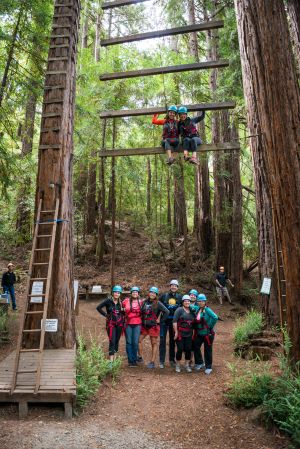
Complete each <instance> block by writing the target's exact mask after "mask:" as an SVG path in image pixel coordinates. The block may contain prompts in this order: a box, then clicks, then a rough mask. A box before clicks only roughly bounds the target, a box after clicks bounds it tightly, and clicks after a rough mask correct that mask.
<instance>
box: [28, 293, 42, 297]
mask: <svg viewBox="0 0 300 449" xmlns="http://www.w3.org/2000/svg"><path fill="white" fill-rule="evenodd" d="M27 296H28V297H30V298H39V297H40V296H45V293H30V294H29V295H27Z"/></svg>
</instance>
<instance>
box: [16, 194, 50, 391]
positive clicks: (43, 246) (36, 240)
mask: <svg viewBox="0 0 300 449" xmlns="http://www.w3.org/2000/svg"><path fill="white" fill-rule="evenodd" d="M58 210H59V200H58V199H57V200H56V203H55V209H54V210H42V200H40V201H39V206H38V211H37V220H36V225H35V230H34V236H33V243H32V252H31V257H30V263H29V272H28V280H27V288H26V294H27V296H26V303H25V308H24V313H23V316H22V320H21V329H20V334H19V338H18V344H17V349H16V357H15V364H14V370H13V379H12V385H11V394H13V393H14V391H15V388H16V386H17V381H18V375H19V374H35V375H36V378H35V388H34V393H35V394H36V393H37V392H38V390H39V387H40V381H41V370H42V363H43V350H44V341H45V326H46V318H47V311H48V301H49V293H50V288H51V280H52V266H53V255H54V248H55V237H56V229H57V221H58ZM45 215H47V216H50V217H51V218H47V219H45V221H43V217H44V216H45ZM44 226H46V229H48V228H49V227H51V228H52V231H51V232H50V231H49V232H48V233H45V232H43V228H44ZM40 239H41V240H40ZM40 254H42V255H43V260H44V261H43V262H37V261H36V260H37V259H38V260H39V257H40ZM44 268H46V269H47V274H46V275H42V276H40V277H35V275H34V273H35V271H36V270H37V269H39V270H42V269H44ZM34 281H43V282H44V281H46V285H45V283H44V284H43V292H42V293H32V285H33V282H34ZM44 285H45V288H44ZM37 297H38V298H42V309H41V310H31V309H32V306H35V305H36V304H37V303H36V302H34V301H33V302H32V301H31V299H32V298H37ZM39 315H40V316H41V320H42V321H41V324H40V326H39V328H35V329H25V325H26V322H27V318H28V317H30V316H39ZM25 333H35V334H38V335H39V345H38V348H24V347H23V337H24V334H25ZM22 353H37V359H36V367H35V369H30V370H29V369H26V370H21V367H20V358H21V354H22Z"/></svg>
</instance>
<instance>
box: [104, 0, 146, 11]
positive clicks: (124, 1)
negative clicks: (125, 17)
mask: <svg viewBox="0 0 300 449" xmlns="http://www.w3.org/2000/svg"><path fill="white" fill-rule="evenodd" d="M147 1H149V0H115V1H114V2H105V3H103V5H102V6H101V8H102V9H112V8H119V7H120V6H127V5H135V4H137V3H143V2H147Z"/></svg>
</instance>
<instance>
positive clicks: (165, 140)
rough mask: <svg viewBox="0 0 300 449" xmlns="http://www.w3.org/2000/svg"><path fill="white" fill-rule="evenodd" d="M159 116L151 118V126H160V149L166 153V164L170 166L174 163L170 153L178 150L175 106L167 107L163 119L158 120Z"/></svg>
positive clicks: (174, 160)
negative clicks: (161, 128)
mask: <svg viewBox="0 0 300 449" xmlns="http://www.w3.org/2000/svg"><path fill="white" fill-rule="evenodd" d="M158 116H159V114H155V115H154V116H153V118H152V124H153V125H162V126H163V134H162V142H161V145H162V147H163V148H164V149H165V150H166V152H167V156H168V159H167V164H168V165H172V164H174V162H176V159H175V158H174V157H173V155H172V151H174V152H176V151H178V148H179V143H180V142H179V134H178V120H177V119H176V116H177V106H175V105H174V104H173V105H172V106H169V108H168V112H167V115H166V117H165V118H164V119H159V118H158Z"/></svg>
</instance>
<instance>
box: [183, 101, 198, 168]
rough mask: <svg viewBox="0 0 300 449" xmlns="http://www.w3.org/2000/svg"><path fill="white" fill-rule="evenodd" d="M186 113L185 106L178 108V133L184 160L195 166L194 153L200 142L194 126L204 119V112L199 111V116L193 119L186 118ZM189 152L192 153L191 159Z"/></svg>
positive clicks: (195, 158)
mask: <svg viewBox="0 0 300 449" xmlns="http://www.w3.org/2000/svg"><path fill="white" fill-rule="evenodd" d="M187 113H188V110H187V108H186V107H185V106H180V107H179V108H178V114H179V122H178V133H179V136H180V137H181V141H182V146H183V157H184V160H185V161H186V162H190V163H191V164H196V165H197V164H198V160H197V156H196V152H197V151H198V148H199V146H200V145H201V143H202V141H201V139H200V137H199V133H198V130H197V127H196V124H197V123H199V122H201V120H203V119H204V117H205V111H201V114H200V115H198V116H196V117H194V118H191V117H188V115H187ZM189 152H192V157H189Z"/></svg>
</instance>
